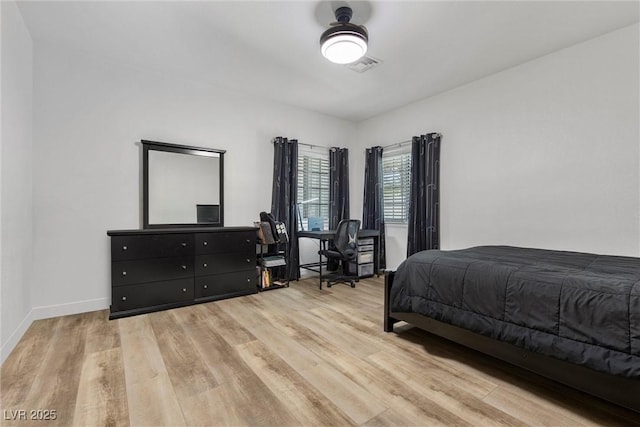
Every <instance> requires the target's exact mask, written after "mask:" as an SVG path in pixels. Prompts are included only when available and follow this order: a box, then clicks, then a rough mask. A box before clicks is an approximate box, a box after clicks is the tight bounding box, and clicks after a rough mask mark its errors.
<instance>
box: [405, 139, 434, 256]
mask: <svg viewBox="0 0 640 427" xmlns="http://www.w3.org/2000/svg"><path fill="white" fill-rule="evenodd" d="M439 248H440V134H438V133H430V134H427V135H422V136H414V137H413V140H412V145H411V192H410V198H409V236H408V242H407V256H410V255H412V254H414V253H416V252H420V251H424V250H427V249H439Z"/></svg>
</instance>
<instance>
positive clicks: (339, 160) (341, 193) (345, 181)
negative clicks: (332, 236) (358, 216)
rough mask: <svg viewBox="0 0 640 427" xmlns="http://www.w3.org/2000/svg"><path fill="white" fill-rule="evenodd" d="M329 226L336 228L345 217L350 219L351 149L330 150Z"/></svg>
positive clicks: (332, 228) (334, 148)
mask: <svg viewBox="0 0 640 427" xmlns="http://www.w3.org/2000/svg"><path fill="white" fill-rule="evenodd" d="M329 183H330V185H331V187H330V188H329V228H330V229H331V230H335V229H336V228H337V227H338V223H339V222H340V221H341V220H343V219H349V150H348V149H346V148H336V147H333V148H331V150H329Z"/></svg>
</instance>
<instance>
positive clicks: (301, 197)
mask: <svg viewBox="0 0 640 427" xmlns="http://www.w3.org/2000/svg"><path fill="white" fill-rule="evenodd" d="M298 207H299V210H300V216H301V217H302V224H301V226H302V227H304V229H305V230H308V229H309V228H308V219H309V218H313V217H317V218H323V219H324V227H325V230H326V229H327V228H328V221H329V150H328V149H323V148H307V147H305V146H300V148H299V151H298Z"/></svg>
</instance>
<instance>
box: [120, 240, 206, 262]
mask: <svg viewBox="0 0 640 427" xmlns="http://www.w3.org/2000/svg"><path fill="white" fill-rule="evenodd" d="M192 254H193V234H154V235H149V236H113V237H111V260H112V261H123V260H130V259H145V258H164V257H174V256H177V257H181V256H189V255H192Z"/></svg>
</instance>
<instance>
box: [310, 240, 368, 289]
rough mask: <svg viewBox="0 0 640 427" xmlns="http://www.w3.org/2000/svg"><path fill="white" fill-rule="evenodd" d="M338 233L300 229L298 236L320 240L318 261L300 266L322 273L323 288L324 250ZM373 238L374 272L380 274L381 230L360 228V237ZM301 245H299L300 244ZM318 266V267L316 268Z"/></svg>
mask: <svg viewBox="0 0 640 427" xmlns="http://www.w3.org/2000/svg"><path fill="white" fill-rule="evenodd" d="M335 234H336V231H335V230H323V231H298V233H297V237H298V239H300V238H301V237H305V238H308V239H317V240H320V250H319V251H318V258H319V259H318V262H312V263H308V264H300V268H304V269H306V270H310V271H315V272H317V273H319V274H320V289H322V251H324V250H326V249H327V242H328V241H330V240H333V236H334V235H335ZM367 237H372V238H373V270H374V274H376V275H379V271H380V256H379V254H380V251H379V247H380V245H379V243H378V239H379V238H380V232H379V231H378V230H362V229H361V230H359V231H358V238H359V239H362V238H367ZM298 246H299V245H298ZM316 268H317V269H316Z"/></svg>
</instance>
